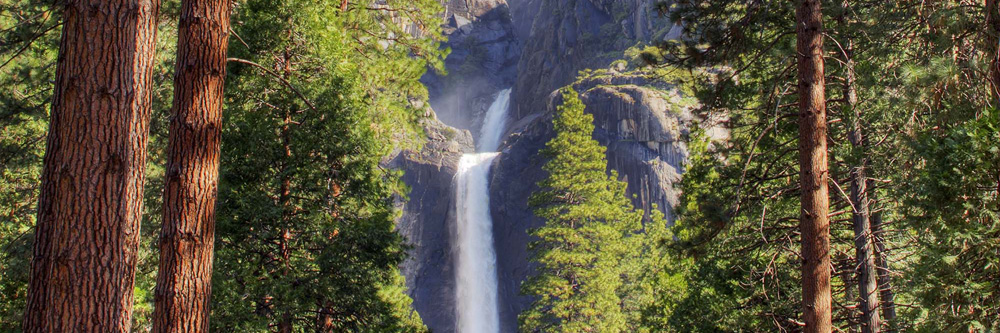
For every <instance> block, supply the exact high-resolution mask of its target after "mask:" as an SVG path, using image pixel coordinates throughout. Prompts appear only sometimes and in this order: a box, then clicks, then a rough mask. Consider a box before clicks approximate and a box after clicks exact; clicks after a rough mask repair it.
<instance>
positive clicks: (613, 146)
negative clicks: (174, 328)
mask: <svg viewBox="0 0 1000 333" xmlns="http://www.w3.org/2000/svg"><path fill="white" fill-rule="evenodd" d="M574 88H575V89H577V91H578V92H580V97H581V100H582V101H583V102H584V103H585V104H586V109H585V112H587V113H589V114H592V115H593V116H594V123H595V125H596V129H595V131H594V139H596V140H597V141H599V142H600V143H601V144H602V145H605V146H607V147H608V150H607V158H608V168H609V169H612V170H617V171H618V172H619V175H620V178H621V179H622V180H625V181H626V182H627V183H628V190H627V191H628V193H629V195H632V194H635V195H636V197H635V198H634V199H633V203H634V204H635V205H636V207H639V208H644V209H647V210H648V209H651V207H652V205H653V204H656V205H658V206H659V207H660V209H661V210H663V211H665V212H666V213H667V215H668V216H671V212H672V207H673V205H676V204H677V201H678V199H679V194H680V193H679V192H678V191H677V190H676V189H675V187H674V184H676V183H677V182H678V181H680V175H681V173H682V171H683V169H682V168H683V163H684V161H685V160H686V159H687V147H686V144H685V141H684V140H685V138H686V136H687V135H688V134H689V133H688V131H689V128H690V125H691V124H692V115H691V108H692V107H694V106H695V104H694V103H693V102H692V101H691V100H690V99H688V98H685V97H684V96H682V94H681V93H680V92H679V91H678V90H677V89H676V88H675V87H674V86H672V85H670V84H665V83H653V82H650V81H649V80H648V79H646V78H645V77H643V76H640V75H610V76H601V77H595V78H590V79H584V80H582V81H580V82H577V83H576V84H574ZM561 99H562V98H561V95H559V94H557V93H553V94H551V95H550V97H549V98H548V103H547V107H546V112H545V113H543V114H536V115H531V116H528V117H526V118H525V119H522V120H521V121H520V122H518V123H517V124H515V128H514V130H513V134H511V135H510V136H509V138H508V140H507V141H506V143H505V145H504V147H503V150H502V152H503V153H502V154H501V155H500V157H499V158H498V159H497V160H496V162H494V165H493V172H492V174H491V184H493V186H491V188H490V199H491V200H490V201H491V203H490V210H491V213H492V215H493V232H494V234H493V236H494V238H495V242H496V244H497V273H498V274H497V276H498V279H499V284H500V286H499V292H500V295H499V296H500V309H501V310H500V320H501V325H502V331H504V332H514V331H516V325H517V314H518V313H520V312H521V311H523V310H525V309H526V308H527V307H528V306H529V305H530V303H531V299H530V298H529V297H525V296H522V295H520V294H519V286H520V284H521V281H524V279H525V278H527V276H528V275H529V274H530V273H531V271H532V269H533V267H532V266H531V265H529V263H528V259H529V253H528V251H527V245H528V242H529V241H530V237H529V236H528V230H529V229H531V228H537V227H540V226H542V225H543V224H544V221H542V220H540V219H539V218H537V217H535V216H534V214H532V213H531V209H530V208H529V207H528V200H527V199H528V197H529V196H530V195H531V193H532V192H534V191H535V190H537V186H536V185H535V184H536V183H537V182H538V181H540V180H542V179H544V178H545V177H546V173H545V172H544V171H543V170H542V165H544V164H545V162H546V160H547V159H546V158H545V156H543V155H541V154H539V151H540V150H541V149H544V147H545V143H546V142H548V141H549V140H550V139H551V138H552V137H553V136H554V133H553V132H552V124H551V120H552V114H553V112H555V108H556V106H557V105H560V104H562V100H561ZM499 184H503V185H502V186H499Z"/></svg>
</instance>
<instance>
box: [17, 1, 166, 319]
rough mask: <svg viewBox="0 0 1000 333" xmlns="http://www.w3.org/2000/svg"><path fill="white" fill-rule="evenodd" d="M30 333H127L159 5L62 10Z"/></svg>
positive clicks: (70, 5)
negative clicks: (61, 27) (60, 37)
mask: <svg viewBox="0 0 1000 333" xmlns="http://www.w3.org/2000/svg"><path fill="white" fill-rule="evenodd" d="M60 4H63V5H64V6H65V8H64V10H63V13H62V15H63V33H62V42H61V44H60V46H59V60H58V65H57V67H56V82H55V88H54V89H55V90H54V92H53V97H52V109H51V118H50V120H49V121H50V123H49V135H48V146H47V149H46V152H45V160H44V166H43V170H42V183H41V193H40V199H39V204H38V222H37V226H36V228H35V244H34V259H33V260H32V264H31V278H30V279H31V281H30V285H29V288H28V301H27V308H26V309H25V316H24V321H23V323H22V324H23V329H24V331H25V332H100V333H107V332H128V331H129V329H130V325H131V320H132V300H133V294H132V291H133V286H134V281H135V272H136V260H137V257H138V246H139V221H140V220H141V217H142V194H143V185H144V183H145V175H146V172H145V170H146V142H147V138H148V136H149V118H150V109H151V101H152V94H151V86H152V71H153V63H154V53H155V51H154V47H155V41H156V17H157V15H158V14H159V10H160V3H159V1H158V0H129V1H124V0H123V1H97V0H68V1H65V2H60Z"/></svg>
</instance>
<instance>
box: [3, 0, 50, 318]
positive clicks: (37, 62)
mask: <svg viewBox="0 0 1000 333" xmlns="http://www.w3.org/2000/svg"><path fill="white" fill-rule="evenodd" d="M0 13H3V14H2V15H0V27H3V28H4V29H3V30H2V31H0V87H3V89H0V295H3V296H2V297H0V331H2V332H9V331H17V330H18V329H19V326H20V322H21V319H20V318H21V313H22V311H23V310H22V309H23V307H24V305H25V301H26V297H27V281H28V268H29V267H30V260H31V251H32V247H31V239H32V236H33V230H34V229H33V226H34V223H35V207H36V206H35V205H36V204H37V201H38V179H39V177H40V172H41V162H42V156H43V154H44V147H45V133H46V131H47V130H48V126H47V124H48V121H47V118H48V107H47V104H48V99H49V96H51V90H52V85H51V84H50V83H49V82H51V81H53V80H54V77H55V67H54V63H55V57H56V52H55V45H56V44H57V43H58V36H59V34H58V29H55V28H52V27H53V26H55V25H56V24H57V23H58V20H57V19H56V18H54V17H58V15H55V14H54V13H52V10H51V7H50V6H49V4H48V3H47V2H44V1H29V0H23V1H9V2H4V3H3V4H0ZM8 27H9V29H8ZM53 30H54V31H53Z"/></svg>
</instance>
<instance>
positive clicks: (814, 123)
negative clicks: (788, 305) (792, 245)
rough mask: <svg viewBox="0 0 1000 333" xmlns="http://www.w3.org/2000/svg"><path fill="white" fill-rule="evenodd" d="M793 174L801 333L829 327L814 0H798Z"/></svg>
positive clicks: (821, 94) (818, 23)
mask: <svg viewBox="0 0 1000 333" xmlns="http://www.w3.org/2000/svg"><path fill="white" fill-rule="evenodd" d="M798 5H799V6H798V9H797V11H796V24H795V26H796V33H797V36H798V40H797V44H796V49H797V53H798V72H799V85H798V89H799V169H800V170H799V174H800V182H801V187H802V193H801V196H802V197H801V201H802V212H801V218H800V222H799V229H800V231H801V233H802V259H803V264H802V317H803V320H804V321H805V324H806V326H805V327H804V331H805V332H830V330H831V328H832V315H831V306H830V303H831V299H830V271H831V267H830V220H829V217H828V213H829V210H830V201H829V196H828V188H827V181H828V179H827V178H828V177H829V173H828V168H827V150H826V131H827V129H826V96H825V95H826V93H825V90H824V89H825V81H824V78H823V75H824V69H823V34H822V33H823V24H822V11H821V6H820V1H819V0H799V2H798Z"/></svg>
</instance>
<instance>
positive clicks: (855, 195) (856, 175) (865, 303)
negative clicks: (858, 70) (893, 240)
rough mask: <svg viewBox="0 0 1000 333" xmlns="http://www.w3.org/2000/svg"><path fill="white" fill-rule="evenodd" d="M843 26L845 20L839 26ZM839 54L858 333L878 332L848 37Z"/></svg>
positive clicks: (861, 136)
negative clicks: (847, 125) (847, 120)
mask: <svg viewBox="0 0 1000 333" xmlns="http://www.w3.org/2000/svg"><path fill="white" fill-rule="evenodd" d="M848 5H849V4H848V2H846V1H845V2H844V12H845V13H846V12H849V6H848ZM844 23H845V21H844V18H842V20H841V24H842V25H843V24H844ZM842 45H843V50H842V52H840V55H841V57H842V62H843V64H844V87H843V88H844V111H845V114H849V115H851V116H852V119H853V121H852V122H851V127H852V128H851V132H850V133H849V134H848V137H849V140H850V142H851V150H852V155H854V157H855V158H856V159H857V160H856V161H855V162H854V163H855V165H854V166H852V167H851V209H852V213H853V222H854V253H855V258H856V259H857V265H856V266H855V267H856V271H857V272H858V295H860V296H861V302H860V304H859V306H858V308H859V310H861V332H862V333H878V332H879V331H880V330H881V318H880V317H879V313H878V306H879V300H878V296H879V294H878V282H877V281H876V273H875V258H874V255H873V254H872V250H873V249H872V237H871V210H870V208H869V201H868V187H867V185H868V178H867V176H866V169H867V168H868V159H867V156H866V155H865V154H867V152H866V151H865V137H864V129H863V125H862V121H861V111H860V110H859V109H858V92H857V88H856V86H855V77H856V75H855V72H854V59H853V57H854V43H853V41H852V40H851V39H850V38H847V40H845V41H843V42H842Z"/></svg>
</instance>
